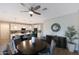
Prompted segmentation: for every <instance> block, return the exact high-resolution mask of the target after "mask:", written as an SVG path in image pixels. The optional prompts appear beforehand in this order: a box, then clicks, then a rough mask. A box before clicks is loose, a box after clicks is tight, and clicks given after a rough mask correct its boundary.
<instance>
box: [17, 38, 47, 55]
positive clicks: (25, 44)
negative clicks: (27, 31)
mask: <svg viewBox="0 0 79 59" xmlns="http://www.w3.org/2000/svg"><path fill="white" fill-rule="evenodd" d="M47 47H48V44H47V43H46V42H45V41H42V40H41V39H36V41H35V45H33V44H32V41H31V40H24V41H22V42H20V43H19V44H17V49H18V50H19V51H20V52H22V54H24V55H34V54H37V53H39V52H40V51H42V50H43V49H45V48H47Z"/></svg>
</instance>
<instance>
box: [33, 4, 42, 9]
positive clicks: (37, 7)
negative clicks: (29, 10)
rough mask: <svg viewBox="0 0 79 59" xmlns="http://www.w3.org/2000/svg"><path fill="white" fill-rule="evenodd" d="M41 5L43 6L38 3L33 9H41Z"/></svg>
mask: <svg viewBox="0 0 79 59" xmlns="http://www.w3.org/2000/svg"><path fill="white" fill-rule="evenodd" d="M40 7H41V6H40V5H38V6H36V7H34V8H33V9H34V10H37V9H39V8H40Z"/></svg>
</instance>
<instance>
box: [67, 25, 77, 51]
mask: <svg viewBox="0 0 79 59" xmlns="http://www.w3.org/2000/svg"><path fill="white" fill-rule="evenodd" d="M76 34H77V31H76V30H75V28H74V26H71V27H68V28H67V31H66V32H65V36H66V37H67V48H68V50H69V51H70V52H74V49H75V43H74V39H76V37H75V35H76Z"/></svg>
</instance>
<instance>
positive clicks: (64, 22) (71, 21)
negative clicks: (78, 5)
mask: <svg viewBox="0 0 79 59" xmlns="http://www.w3.org/2000/svg"><path fill="white" fill-rule="evenodd" d="M78 19H79V17H78V12H76V13H72V14H68V15H64V16H61V17H57V18H53V19H49V20H47V21H45V22H44V26H43V36H45V35H46V34H48V35H58V36H64V34H65V31H66V30H67V27H68V26H75V28H76V29H78V27H79V26H78V21H79V20H78ZM54 23H59V24H60V26H61V29H60V31H58V32H53V31H52V30H51V25H52V24H54Z"/></svg>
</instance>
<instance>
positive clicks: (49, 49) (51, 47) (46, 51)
mask: <svg viewBox="0 0 79 59" xmlns="http://www.w3.org/2000/svg"><path fill="white" fill-rule="evenodd" d="M55 45H56V44H55V42H54V40H52V41H51V44H50V45H49V46H48V47H47V48H45V49H43V50H42V51H40V52H39V53H38V54H39V55H53V54H54V49H55Z"/></svg>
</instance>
